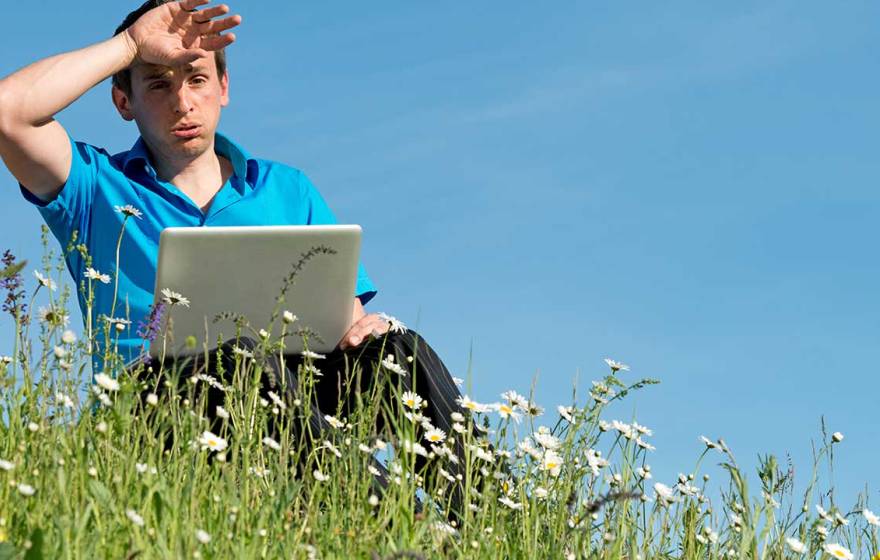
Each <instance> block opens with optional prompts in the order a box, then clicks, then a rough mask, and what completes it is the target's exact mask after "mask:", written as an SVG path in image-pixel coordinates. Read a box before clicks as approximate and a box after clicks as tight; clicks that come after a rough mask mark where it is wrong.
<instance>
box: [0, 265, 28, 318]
mask: <svg viewBox="0 0 880 560" xmlns="http://www.w3.org/2000/svg"><path fill="white" fill-rule="evenodd" d="M0 263H2V264H3V268H2V270H3V271H7V274H5V275H2V276H0V289H3V290H6V299H5V300H4V301H3V311H5V312H7V313H9V314H10V315H12V316H13V317H14V318H20V319H21V320H22V322H27V304H26V303H24V301H22V300H23V299H24V295H25V293H24V290H23V289H22V288H23V286H24V281H23V280H22V278H21V269H22V268H24V263H16V262H15V255H13V254H12V251H9V250H7V251H6V252H4V253H3V257H2V258H0ZM16 268H17V269H18V270H15V269H16ZM10 272H11V273H10Z"/></svg>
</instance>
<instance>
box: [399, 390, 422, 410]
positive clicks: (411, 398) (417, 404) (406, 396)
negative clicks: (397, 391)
mask: <svg viewBox="0 0 880 560" xmlns="http://www.w3.org/2000/svg"><path fill="white" fill-rule="evenodd" d="M400 400H401V402H402V403H403V404H404V406H406V407H407V408H410V409H412V410H418V409H420V408H422V403H423V402H424V399H422V397H420V396H419V395H418V394H417V393H415V392H413V391H406V392H405V393H403V395H401V396H400Z"/></svg>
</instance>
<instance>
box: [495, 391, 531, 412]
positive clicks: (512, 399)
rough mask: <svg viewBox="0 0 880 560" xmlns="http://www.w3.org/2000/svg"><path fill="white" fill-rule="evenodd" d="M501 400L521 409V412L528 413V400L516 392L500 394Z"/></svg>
mask: <svg viewBox="0 0 880 560" xmlns="http://www.w3.org/2000/svg"><path fill="white" fill-rule="evenodd" d="M501 398H502V399H504V400H506V401H507V402H509V403H510V404H512V405H513V406H517V407H519V408H521V409H522V410H523V411H528V409H529V400H528V399H527V398H525V397H524V396H522V395H520V394H519V393H517V392H516V391H505V392H503V393H501Z"/></svg>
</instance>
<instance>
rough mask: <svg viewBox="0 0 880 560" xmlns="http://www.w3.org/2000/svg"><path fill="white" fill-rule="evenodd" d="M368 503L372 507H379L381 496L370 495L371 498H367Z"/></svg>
mask: <svg viewBox="0 0 880 560" xmlns="http://www.w3.org/2000/svg"><path fill="white" fill-rule="evenodd" d="M367 503H368V504H370V506H372V507H376V506H378V505H379V496H377V495H375V494H370V497H369V498H367Z"/></svg>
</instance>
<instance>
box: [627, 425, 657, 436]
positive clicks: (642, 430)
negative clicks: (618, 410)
mask: <svg viewBox="0 0 880 560" xmlns="http://www.w3.org/2000/svg"><path fill="white" fill-rule="evenodd" d="M632 427H633V429H634V430H635V431H637V432H638V433H640V434H642V435H645V436H653V435H654V432H652V431H651V429H650V428H646V427H645V426H642V425H640V424H638V423H636V422H633V423H632Z"/></svg>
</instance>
